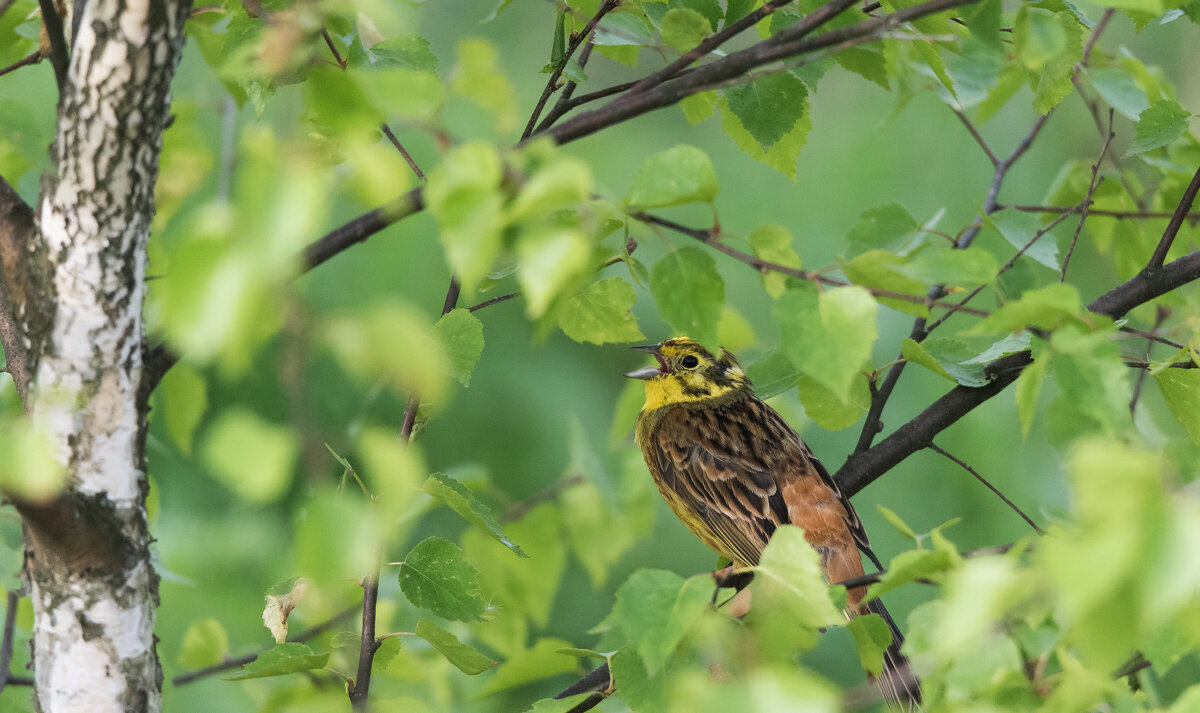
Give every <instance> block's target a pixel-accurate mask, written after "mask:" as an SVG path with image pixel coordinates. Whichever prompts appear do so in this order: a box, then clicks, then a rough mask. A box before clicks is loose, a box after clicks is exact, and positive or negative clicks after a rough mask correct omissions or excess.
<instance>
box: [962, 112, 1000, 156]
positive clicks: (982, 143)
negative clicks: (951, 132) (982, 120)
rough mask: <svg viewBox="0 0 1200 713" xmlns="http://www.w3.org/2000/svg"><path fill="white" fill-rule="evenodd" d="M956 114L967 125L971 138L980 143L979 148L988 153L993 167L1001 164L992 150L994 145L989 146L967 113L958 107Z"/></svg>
mask: <svg viewBox="0 0 1200 713" xmlns="http://www.w3.org/2000/svg"><path fill="white" fill-rule="evenodd" d="M954 115H955V116H957V117H958V120H959V121H961V122H962V125H963V126H965V127H966V129H967V133H968V134H970V135H971V138H973V139H975V143H977V144H979V148H981V149H983V152H984V153H985V154H987V157H988V160H989V161H991V162H992V168H996V167H997V166H999V165H1000V159H998V158H996V154H995V153H993V152H992V147H991V146H988V144H987V142H986V141H984V140H983V136H982V135H980V133H979V129H977V128H975V124H973V123H971V120H970V119H968V118H967V115H966V114H964V113H962V111H960V110H958V109H955V110H954Z"/></svg>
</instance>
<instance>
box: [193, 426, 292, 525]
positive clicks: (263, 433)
mask: <svg viewBox="0 0 1200 713" xmlns="http://www.w3.org/2000/svg"><path fill="white" fill-rule="evenodd" d="M298 454H299V444H297V443H296V436H295V434H294V433H293V432H292V430H291V429H290V428H287V427H285V426H280V425H276V424H274V423H270V422H269V421H265V420H263V419H262V418H261V417H259V415H258V414H256V413H254V412H253V411H251V410H249V409H247V408H245V407H242V406H232V407H229V408H227V409H226V410H225V411H224V412H222V413H221V415H220V416H218V417H217V419H216V421H215V422H214V423H213V425H212V426H210V427H209V429H208V432H207V433H206V434H205V438H204V446H203V449H202V453H201V455H202V456H203V458H204V463H205V465H206V466H207V467H208V469H209V471H210V472H211V473H212V475H213V477H214V478H216V479H217V481H218V482H220V483H221V484H222V485H224V486H225V487H226V488H228V489H229V490H231V491H232V492H234V493H235V494H237V495H238V497H240V498H242V499H244V500H248V501H250V502H254V503H269V502H273V501H275V500H278V499H279V498H281V497H283V495H284V494H285V493H286V492H287V491H288V488H289V487H291V484H292V470H293V468H294V466H295V464H296V457H297V455H298Z"/></svg>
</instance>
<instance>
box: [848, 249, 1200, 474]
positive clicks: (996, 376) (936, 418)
mask: <svg viewBox="0 0 1200 713" xmlns="http://www.w3.org/2000/svg"><path fill="white" fill-rule="evenodd" d="M1197 279H1200V250H1197V251H1195V252H1192V253H1189V254H1187V255H1185V256H1183V257H1181V258H1179V259H1178V260H1175V261H1174V262H1171V263H1168V264H1167V265H1165V266H1163V267H1161V268H1159V269H1157V270H1149V269H1146V270H1142V271H1141V272H1139V273H1138V274H1137V275H1134V276H1133V277H1131V278H1130V279H1129V280H1126V281H1125V282H1123V283H1121V284H1120V285H1117V286H1116V287H1114V288H1113V289H1111V290H1109V291H1108V292H1107V293H1105V294H1104V295H1101V296H1100V297H1098V298H1096V299H1095V300H1092V302H1091V303H1090V304H1088V306H1087V308H1088V310H1089V311H1091V312H1094V313H1096V314H1102V315H1105V316H1107V317H1110V318H1112V319H1119V318H1121V317H1123V316H1124V315H1125V314H1126V313H1127V312H1129V310H1131V309H1133V308H1134V307H1137V306H1139V305H1142V304H1145V303H1147V302H1149V301H1150V300H1153V299H1155V298H1156V297H1160V296H1162V295H1164V294H1166V293H1167V292H1170V291H1172V290H1174V289H1177V288H1179V287H1181V286H1183V285H1186V284H1188V283H1190V282H1193V281H1195V280H1197ZM1029 363H1030V355H1029V352H1027V351H1026V352H1020V353H1017V354H1010V355H1008V356H1006V357H1002V358H1000V359H997V360H996V361H994V362H992V363H991V364H989V365H988V367H987V369H986V372H985V373H987V374H989V375H990V376H991V377H992V380H991V381H989V382H988V383H987V384H985V385H984V386H980V387H975V388H972V387H967V386H956V387H954V388H953V389H951V390H950V391H949V392H948V393H946V394H945V395H944V396H942V397H941V398H940V399H938V400H937V401H935V402H934V403H933V404H931V405H930V406H929V407H928V408H927V409H925V410H924V411H922V412H921V413H920V414H918V415H917V416H916V417H914V418H913V419H912V420H910V421H909V422H908V423H906V424H904V425H903V426H901V427H900V428H898V429H897V430H896V431H895V432H893V433H892V434H891V435H889V436H888V437H887V438H885V439H883V440H882V441H880V442H879V443H877V444H876V445H874V446H872V447H871V448H870V449H868V450H866V451H864V452H861V453H855V454H853V455H851V456H850V457H849V458H848V459H847V460H846V462H845V464H843V465H842V467H841V468H840V469H839V470H838V472H837V473H836V474H835V475H834V478H835V479H836V480H837V482H838V484H839V485H840V486H841V487H842V490H843V492H845V493H846V495H848V496H849V495H853V494H855V493H857V492H858V491H860V490H862V489H863V488H864V487H866V486H867V485H868V484H870V483H871V482H873V481H874V480H875V479H876V478H878V477H879V476H881V475H883V474H884V473H886V472H887V471H888V470H890V469H891V468H893V467H895V466H896V465H897V464H899V463H900V462H901V461H903V460H904V459H905V458H907V457H908V456H910V455H912V454H913V453H915V452H916V451H918V450H921V449H922V448H927V447H929V445H930V444H932V443H933V439H934V437H936V436H937V434H939V433H941V432H942V431H943V430H945V429H946V428H948V427H949V426H951V425H952V424H954V423H957V422H958V421H959V420H960V419H961V418H962V417H963V416H966V415H967V414H968V413H970V412H971V411H972V410H973V409H974V408H975V407H976V406H979V405H980V404H982V403H984V402H985V401H987V400H988V399H990V398H992V397H993V396H995V395H996V394H998V393H1000V392H1001V391H1003V390H1004V389H1005V388H1006V387H1007V386H1008V385H1009V384H1011V383H1012V382H1014V381H1016V379H1017V376H1019V375H1020V373H1021V370H1022V369H1023V368H1024V367H1025V366H1027V365H1028V364H1029Z"/></svg>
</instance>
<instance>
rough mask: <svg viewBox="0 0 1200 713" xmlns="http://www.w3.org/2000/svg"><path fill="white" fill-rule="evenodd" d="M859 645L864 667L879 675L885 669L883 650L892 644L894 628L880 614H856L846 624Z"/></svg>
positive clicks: (859, 654) (855, 643)
mask: <svg viewBox="0 0 1200 713" xmlns="http://www.w3.org/2000/svg"><path fill="white" fill-rule="evenodd" d="M846 626H847V628H848V629H850V633H851V635H853V636H854V645H855V646H856V647H858V660H859V662H861V663H862V667H863V669H865V670H867V671H869V672H871V673H872V674H874V675H876V676H878V675H879V674H880V672H881V671H883V652H884V651H887V647H889V646H891V645H892V630H891V629H890V628H888V625H887V622H886V621H884V620H883V617H881V616H879V615H878V614H867V615H865V616H856V617H854V618H853V619H851V620H850V622H849V623H848V624H847V625H846Z"/></svg>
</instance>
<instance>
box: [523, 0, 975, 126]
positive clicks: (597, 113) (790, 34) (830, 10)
mask: <svg viewBox="0 0 1200 713" xmlns="http://www.w3.org/2000/svg"><path fill="white" fill-rule="evenodd" d="M854 1H855V0H831V2H829V3H827V4H825V5H822V6H821V7H820V8H818V9H817V10H816V11H814V12H813V13H810V14H809V15H808V16H807V17H806V18H805V20H802V21H801V22H800V23H797V24H796V25H793V26H792V27H790V28H788V29H787V30H784V31H783V32H780V33H779V34H778V35H776V36H775V37H773V38H771V39H770V40H765V41H763V42H760V43H758V44H756V45H753V46H751V47H749V48H747V49H744V50H741V51H739V52H734V53H732V54H729V55H727V56H726V57H723V58H722V59H719V60H717V61H714V62H711V63H709V64H706V65H703V66H701V67H697V68H696V69H695V70H694V71H692V72H689V73H688V74H687V75H686V76H680V77H677V78H675V79H673V80H670V81H668V82H664V83H663V84H660V85H658V86H656V87H653V88H651V89H648V90H646V91H643V92H639V93H637V94H626V95H624V96H621V97H619V98H617V99H615V100H614V101H612V102H610V103H609V104H607V105H605V106H603V107H601V108H599V109H593V110H592V111H589V112H584V113H583V114H580V115H578V116H576V117H574V118H573V119H570V120H568V121H566V122H564V123H562V124H559V125H557V126H554V127H551V128H550V129H548V130H547V131H546V132H545V133H546V135H548V136H551V137H552V138H554V139H555V140H556V141H558V142H559V143H566V142H568V141H574V140H575V139H579V138H582V137H584V136H589V135H591V134H593V133H595V132H597V131H599V130H600V129H603V128H608V127H610V126H613V125H615V124H619V123H621V122H624V121H627V120H629V119H632V118H634V117H637V116H641V115H642V114H645V113H647V112H650V111H653V110H655V109H660V108H662V107H664V106H668V105H671V104H674V103H676V102H678V101H679V100H680V99H683V98H685V97H688V96H691V95H692V94H696V93H698V92H703V91H707V90H708V89H710V88H712V86H714V85H717V84H720V83H721V82H724V81H726V80H728V79H732V78H734V77H738V76H741V75H743V74H745V73H746V72H748V71H750V70H751V69H754V68H755V67H759V66H762V65H764V64H769V63H771V62H774V61H777V60H782V59H787V58H789V57H795V56H799V55H802V54H805V53H809V52H815V51H817V50H820V49H824V48H826V47H833V46H836V45H838V44H841V43H842V42H845V41H847V40H850V39H853V38H857V37H867V36H875V37H878V36H879V35H880V34H881V33H884V32H886V31H888V30H890V29H891V28H893V27H896V26H898V25H901V24H903V23H906V22H911V21H913V20H916V19H919V18H922V17H926V16H928V15H933V14H936V13H939V12H943V11H945V10H949V9H951V8H955V7H959V6H962V5H968V4H971V3H973V2H976V0H929V1H928V2H924V3H921V4H919V5H913V6H911V7H907V8H904V9H902V10H898V11H896V12H894V13H891V14H889V15H884V16H883V17H878V18H871V19H868V20H865V21H863V22H859V23H856V24H854V25H851V26H849V27H845V28H840V29H837V30H832V31H830V32H827V33H825V34H822V35H818V36H816V37H805V36H804V33H805V32H806V31H810V30H811V29H813V27H815V25H816V24H818V23H817V22H816V20H813V21H812V24H811V25H810V24H808V23H806V22H805V21H807V20H808V18H809V17H814V16H819V17H818V18H817V19H822V18H823V20H822V21H827V20H828V19H831V18H832V17H833V16H835V15H837V14H838V13H840V12H841V11H842V10H845V9H846V8H848V7H850V6H851V5H853V3H854Z"/></svg>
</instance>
